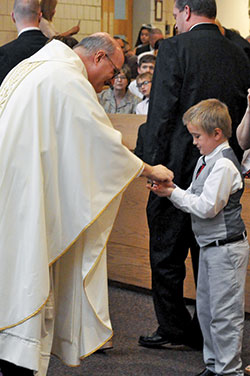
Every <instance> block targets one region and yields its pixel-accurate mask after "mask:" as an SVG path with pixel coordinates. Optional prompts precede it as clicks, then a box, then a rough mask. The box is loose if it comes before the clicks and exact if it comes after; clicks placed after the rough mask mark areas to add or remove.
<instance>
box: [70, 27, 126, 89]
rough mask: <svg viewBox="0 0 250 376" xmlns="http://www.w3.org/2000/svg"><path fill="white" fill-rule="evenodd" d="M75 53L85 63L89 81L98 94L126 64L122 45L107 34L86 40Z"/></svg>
mask: <svg viewBox="0 0 250 376" xmlns="http://www.w3.org/2000/svg"><path fill="white" fill-rule="evenodd" d="M74 51H75V53H77V55H78V56H79V57H80V59H81V60H82V61H83V63H84V65H85V67H86V70H87V73H88V80H89V82H90V83H91V84H92V85H93V87H94V89H95V91H96V92H97V93H99V92H100V91H101V90H102V88H103V85H104V83H105V82H107V81H110V80H112V79H113V78H114V77H115V76H116V75H117V74H118V73H119V71H120V69H121V67H122V65H123V63H124V54H123V51H122V49H121V47H120V45H119V44H118V43H117V41H116V40H115V39H114V38H112V37H111V36H110V35H109V34H107V33H95V34H92V35H90V36H89V37H87V38H84V39H83V40H82V41H81V42H80V43H78V44H77V45H76V46H75V47H74Z"/></svg>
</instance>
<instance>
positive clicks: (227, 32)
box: [215, 19, 250, 61]
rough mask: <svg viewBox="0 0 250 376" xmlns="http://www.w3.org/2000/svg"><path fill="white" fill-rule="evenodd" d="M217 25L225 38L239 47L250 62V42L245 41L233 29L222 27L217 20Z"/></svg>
mask: <svg viewBox="0 0 250 376" xmlns="http://www.w3.org/2000/svg"><path fill="white" fill-rule="evenodd" d="M215 23H216V25H217V26H218V28H219V30H220V32H221V34H222V35H224V37H226V38H227V39H229V40H231V42H233V43H234V44H236V45H237V46H239V47H240V48H241V49H242V50H243V51H244V52H245V53H246V55H247V57H248V59H249V61H250V44H249V42H248V41H247V40H246V39H245V38H242V36H241V35H240V33H239V32H238V31H236V30H233V29H227V28H225V27H224V26H222V25H221V23H220V21H219V20H218V19H216V20H215Z"/></svg>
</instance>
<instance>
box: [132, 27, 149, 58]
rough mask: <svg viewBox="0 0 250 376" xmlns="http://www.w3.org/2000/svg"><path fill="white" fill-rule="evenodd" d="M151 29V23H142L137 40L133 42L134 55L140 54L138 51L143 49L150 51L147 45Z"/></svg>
mask: <svg viewBox="0 0 250 376" xmlns="http://www.w3.org/2000/svg"><path fill="white" fill-rule="evenodd" d="M151 30H152V25H150V24H143V25H142V26H141V28H140V30H139V33H138V36H137V40H136V42H135V49H134V53H135V55H140V53H142V52H145V51H150V46H149V33H150V31H151Z"/></svg>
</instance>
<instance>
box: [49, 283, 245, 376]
mask: <svg viewBox="0 0 250 376" xmlns="http://www.w3.org/2000/svg"><path fill="white" fill-rule="evenodd" d="M109 298H110V315H111V320H112V325H113V329H114V337H113V344H114V348H113V349H112V350H108V351H106V352H105V353H96V354H93V355H91V356H90V357H88V358H86V359H85V360H83V361H82V362H81V366H80V367H76V368H69V367H67V366H65V365H63V364H62V363H61V361H60V360H58V359H56V358H55V357H52V358H51V361H50V366H49V371H48V376H79V375H81V376H125V375H126V376H193V375H196V374H197V373H199V372H200V371H201V370H202V369H203V368H204V365H203V360H202V352H200V351H193V350H190V349H186V350H181V351H180V350H178V351H177V350H168V349H146V348H143V347H141V346H138V344H137V342H138V337H139V335H140V334H150V333H151V332H152V331H154V330H155V329H156V327H157V323H156V319H155V315H154V309H153V303H152V298H151V296H150V295H149V294H146V293H143V292H141V291H131V290H127V289H124V288H120V287H117V286H115V285H111V286H109ZM192 308H193V307H190V309H191V310H192ZM242 360H243V365H244V366H246V365H247V364H248V363H250V317H249V315H248V317H247V318H246V321H245V330H244V343H243V354H242Z"/></svg>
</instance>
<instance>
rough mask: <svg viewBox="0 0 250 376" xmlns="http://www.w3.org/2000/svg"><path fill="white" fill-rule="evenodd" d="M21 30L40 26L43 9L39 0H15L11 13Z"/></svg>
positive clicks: (18, 29)
mask: <svg viewBox="0 0 250 376" xmlns="http://www.w3.org/2000/svg"><path fill="white" fill-rule="evenodd" d="M11 16H12V20H13V22H14V23H15V24H16V28H17V31H18V32H19V31H20V30H22V29H23V28H25V27H39V22H40V18H41V10H40V5H39V1H38V0H15V2H14V7H13V12H12V14H11Z"/></svg>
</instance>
